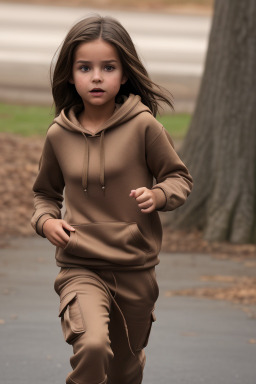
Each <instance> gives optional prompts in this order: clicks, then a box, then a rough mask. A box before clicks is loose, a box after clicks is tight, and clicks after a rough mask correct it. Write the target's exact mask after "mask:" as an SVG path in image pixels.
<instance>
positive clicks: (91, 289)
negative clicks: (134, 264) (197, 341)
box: [55, 268, 158, 384]
mask: <svg viewBox="0 0 256 384" xmlns="http://www.w3.org/2000/svg"><path fill="white" fill-rule="evenodd" d="M106 287H107V289H106ZM55 290H56V292H57V293H58V294H59V295H60V298H61V305H60V316H61V321H62V328H63V333H64V336H65V339H66V341H67V342H68V343H70V344H72V345H73V351H74V355H73V356H72V357H71V359H70V362H71V366H72V368H73V372H71V373H70V374H69V375H68V378H67V384H74V383H75V384H87V383H90V384H103V383H104V384H105V383H107V384H141V383H142V377H143V369H144V365H145V352H144V348H145V347H146V345H147V341H148V337H149V334H150V330H151V325H152V321H154V315H153V310H154V304H155V301H156V299H157V297H158V286H157V283H156V280H155V272H154V268H153V269H150V270H145V271H122V272H120V271H118V272H117V271H115V272H111V271H106V270H105V271H102V270H101V271H100V270H94V271H92V270H87V269H85V268H81V269H80V268H71V269H63V270H61V272H60V274H59V275H58V277H57V279H56V281H55ZM110 340H111V348H110Z"/></svg>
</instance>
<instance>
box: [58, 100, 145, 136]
mask: <svg viewBox="0 0 256 384" xmlns="http://www.w3.org/2000/svg"><path fill="white" fill-rule="evenodd" d="M82 108H83V107H82V106H81V105H76V106H74V107H72V108H71V109H69V110H66V109H63V110H62V111H61V113H60V114H59V116H57V117H56V118H55V119H54V121H53V122H54V123H57V124H58V125H60V126H61V127H63V128H65V129H68V130H69V131H73V132H81V133H85V134H88V135H92V133H91V132H90V131H88V130H87V129H86V127H82V125H81V124H80V123H79V121H78V120H77V115H78V113H79V112H81V111H82ZM145 111H147V112H149V113H151V111H150V109H149V108H148V107H146V106H145V105H144V104H143V103H141V98H140V96H138V95H133V94H130V95H129V97H126V96H123V97H122V103H120V104H116V109H115V112H114V113H113V115H112V116H111V117H110V119H108V120H107V121H106V122H105V123H104V124H103V125H102V126H101V127H100V128H99V129H98V130H97V131H96V132H95V134H99V133H100V132H102V131H105V130H106V129H108V128H113V127H115V126H118V125H120V124H123V123H125V122H127V121H129V120H130V119H132V118H133V117H135V116H137V115H138V114H140V113H142V112H145Z"/></svg>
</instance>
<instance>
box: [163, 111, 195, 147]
mask: <svg viewBox="0 0 256 384" xmlns="http://www.w3.org/2000/svg"><path fill="white" fill-rule="evenodd" d="M190 119H191V115H189V114H185V113H175V114H170V115H161V116H157V120H158V121H160V123H161V124H163V126H164V127H165V128H166V129H167V131H168V132H169V133H170V135H171V137H172V138H173V139H174V140H182V139H184V137H185V136H186V133H187V131H188V127H189V123H190Z"/></svg>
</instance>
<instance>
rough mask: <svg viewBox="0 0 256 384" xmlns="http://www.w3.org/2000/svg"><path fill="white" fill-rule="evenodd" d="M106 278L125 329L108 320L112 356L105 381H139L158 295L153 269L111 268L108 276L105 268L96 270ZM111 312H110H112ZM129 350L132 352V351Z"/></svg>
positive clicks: (132, 383)
mask: <svg viewBox="0 0 256 384" xmlns="http://www.w3.org/2000/svg"><path fill="white" fill-rule="evenodd" d="M98 274H99V276H100V277H101V278H102V279H103V280H104V281H108V286H109V287H110V289H111V291H112V293H113V296H114V299H115V302H116V303H117V305H118V306H119V308H120V310H121V313H122V315H123V317H124V318H125V323H126V327H127V332H128V342H129V346H130V348H129V347H128V344H127V342H126V343H125V338H126V339H127V336H126V335H125V334H124V332H123V333H122V330H123V328H122V327H120V326H119V327H117V326H116V325H117V324H121V321H120V320H119V321H118V319H117V320H115V321H113V322H112V319H111V321H110V339H111V347H112V350H113V352H114V358H113V359H112V360H111V361H110V366H109V371H108V382H107V383H108V384H120V383H122V384H141V382H142V378H143V369H144V366H145V362H146V356H145V351H144V348H145V347H146V346H147V343H148V339H149V335H150V332H151V326H152V322H154V321H155V315H154V306H155V302H156V300H157V298H158V295H159V288H158V284H157V282H156V274H155V268H151V269H148V270H143V271H125V270H124V271H114V272H113V273H112V276H113V278H112V279H110V278H109V274H110V273H109V272H108V271H100V272H98ZM113 312H114V311H112V313H113ZM131 350H132V352H133V353H131Z"/></svg>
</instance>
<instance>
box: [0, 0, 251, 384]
mask: <svg viewBox="0 0 256 384" xmlns="http://www.w3.org/2000/svg"><path fill="white" fill-rule="evenodd" d="M92 13H99V14H101V15H111V16H113V17H115V18H117V19H118V20H120V21H121V23H122V24H123V25H124V27H125V28H126V29H127V30H128V32H129V33H130V35H131V37H132V39H133V41H134V43H135V46H136V48H137V51H138V53H139V56H140V57H141V59H142V61H143V62H144V64H145V66H146V68H147V70H148V72H149V74H150V76H151V78H152V79H153V80H154V81H155V82H156V83H159V84H160V85H162V86H163V87H165V88H166V89H167V90H168V91H169V92H171V93H172V94H173V97H174V107H175V110H174V111H170V110H168V109H164V110H163V111H162V113H161V114H160V115H159V116H157V119H158V120H159V121H160V122H162V124H163V125H164V126H165V128H166V129H167V130H168V131H169V133H170V134H171V136H172V138H173V140H174V143H175V147H176V149H177V151H178V153H179V155H180V156H181V158H182V159H183V161H184V162H185V164H187V165H188V168H189V170H190V172H191V174H192V176H193V178H194V183H195V185H194V189H193V192H192V194H191V196H190V197H189V199H188V202H187V203H186V204H185V206H184V207H181V208H179V209H178V210H176V211H175V212H174V213H173V212H172V213H170V214H169V213H168V214H167V213H165V214H164V215H161V220H162V223H163V226H164V237H163V248H162V251H163V252H162V253H161V255H160V256H161V257H160V258H161V263H160V265H159V266H157V276H158V281H159V286H160V296H159V301H158V306H157V323H156V326H155V325H154V327H156V328H155V330H154V333H153V335H152V342H151V344H150V345H149V352H150V353H149V361H148V364H147V365H146V373H145V375H146V376H145V382H146V383H148V384H154V383H156V382H157V383H159V384H168V383H169V382H170V383H172V384H178V383H179V384H183V383H184V384H198V383H207V384H216V383H217V384H218V383H220V384H222V383H224V384H241V383H242V384H254V383H255V377H256V370H255V356H256V352H255V348H256V334H255V319H256V246H255V243H256V218H255V216H256V209H255V207H256V198H255V196H256V193H255V188H256V181H255V175H256V172H255V167H256V160H255V159H256V157H255V148H256V129H255V128H256V127H255V122H256V115H255V114H256V108H255V105H256V97H255V95H256V93H255V89H256V76H255V66H256V50H255V47H256V23H255V20H256V2H255V0H243V1H241V0H225V1H224V0H215V1H213V0H179V1H178V0H158V1H156V0H139V1H138V0H74V1H68V0H53V1H52V0H27V1H25V0H24V1H22V0H16V1H12V0H9V1H8V2H7V1H6V2H2V1H0V162H1V167H0V207H1V209H0V268H1V273H0V300H1V312H0V335H1V347H2V348H1V350H0V371H1V383H2V382H3V384H25V383H26V384H27V383H28V382H30V381H31V382H36V383H37V384H41V383H45V382H49V383H52V384H59V383H61V382H64V377H65V373H66V372H68V357H69V354H70V350H68V349H67V348H66V349H65V348H64V347H63V348H62V346H63V344H61V343H63V341H62V335H61V331H60V327H59V322H58V319H57V306H58V298H57V297H56V295H55V293H54V292H53V288H52V284H53V281H54V277H55V276H56V273H57V269H56V266H55V260H54V257H53V253H54V247H53V246H52V245H51V244H50V243H49V242H48V241H47V240H46V239H42V238H40V237H39V236H37V235H35V233H34V231H33V229H32V227H31V225H30V218H31V215H32V212H33V194H32V185H33V183H34V181H35V178H36V175H37V172H38V163H39V158H40V155H41V151H42V147H43V143H44V139H45V134H46V131H47V128H48V126H49V124H50V123H51V121H52V120H53V118H54V106H53V105H52V98H51V91H50V72H49V68H50V64H51V60H52V58H53V55H54V53H55V52H56V50H57V49H58V47H59V45H60V44H61V42H62V40H63V39H64V37H65V35H66V32H67V31H68V30H69V29H70V27H71V26H72V25H73V24H74V23H76V22H77V21H78V20H80V19H81V18H83V17H85V16H87V15H89V14H92ZM204 299H212V300H204ZM213 299H214V300H213ZM241 310H242V311H241ZM120 384H121V383H120Z"/></svg>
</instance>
